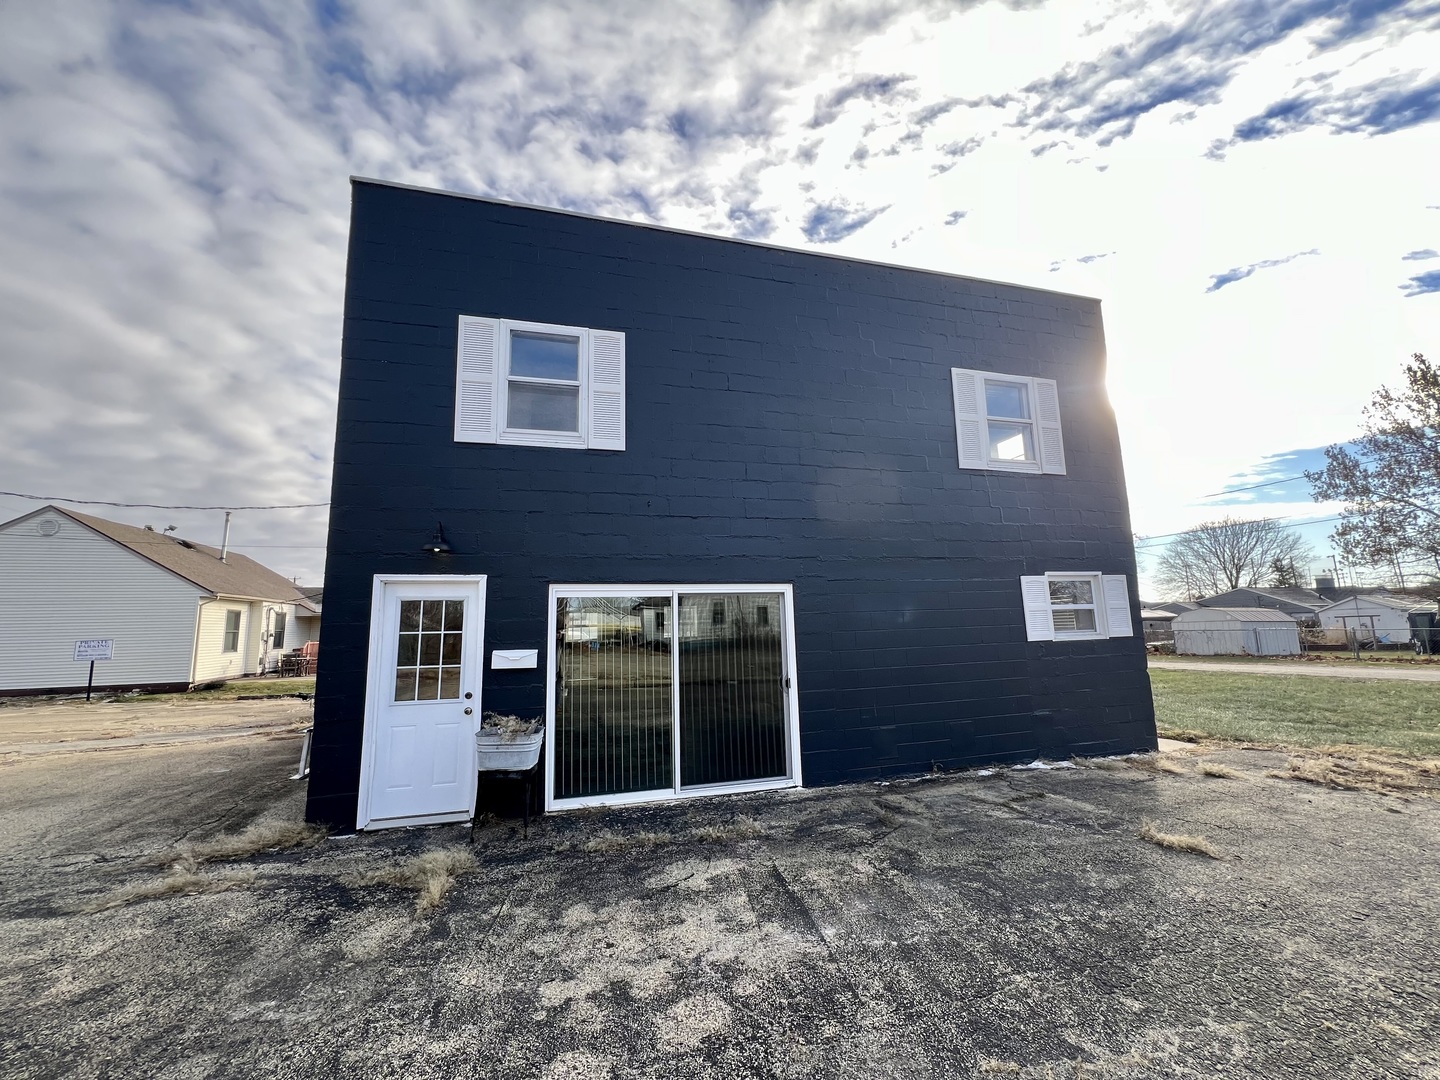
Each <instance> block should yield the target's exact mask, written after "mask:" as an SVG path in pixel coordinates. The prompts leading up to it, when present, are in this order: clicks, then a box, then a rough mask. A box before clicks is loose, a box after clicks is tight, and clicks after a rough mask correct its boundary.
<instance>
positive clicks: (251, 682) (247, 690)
mask: <svg viewBox="0 0 1440 1080" xmlns="http://www.w3.org/2000/svg"><path fill="white" fill-rule="evenodd" d="M314 692H315V676H314V675H311V676H309V677H307V678H303V679H239V680H236V681H235V682H228V683H226V684H225V685H224V686H217V687H216V688H215V689H213V690H195V691H192V692H191V693H188V694H126V695H121V697H120V698H118V699H117V700H120V701H161V700H166V701H234V700H235V699H236V698H239V697H281V696H283V695H285V694H313V693H314Z"/></svg>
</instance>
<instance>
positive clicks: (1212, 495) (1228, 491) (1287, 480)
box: [1200, 473, 1305, 499]
mask: <svg viewBox="0 0 1440 1080" xmlns="http://www.w3.org/2000/svg"><path fill="white" fill-rule="evenodd" d="M1304 479H1305V474H1304V473H1301V474H1300V475H1299V476H1287V477H1285V478H1284V479H1283V480H1267V481H1265V483H1263V484H1251V485H1250V486H1249V487H1238V488H1226V489H1225V490H1224V491H1212V492H1211V493H1210V494H1209V495H1201V496H1200V498H1202V499H1215V498H1218V497H1220V496H1221V495H1234V494H1235V493H1236V492H1237V491H1254V490H1255V489H1256V488H1265V487H1274V486H1275V485H1276V484H1288V483H1290V481H1291V480H1304Z"/></svg>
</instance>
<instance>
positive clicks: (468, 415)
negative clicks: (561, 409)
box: [455, 315, 625, 450]
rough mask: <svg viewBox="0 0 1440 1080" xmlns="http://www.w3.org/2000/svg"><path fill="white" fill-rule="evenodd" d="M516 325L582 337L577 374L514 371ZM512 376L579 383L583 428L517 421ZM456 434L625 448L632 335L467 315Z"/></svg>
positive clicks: (459, 347)
mask: <svg viewBox="0 0 1440 1080" xmlns="http://www.w3.org/2000/svg"><path fill="white" fill-rule="evenodd" d="M516 333H532V334H549V335H554V336H560V337H573V338H575V339H576V341H577V342H578V346H577V350H576V351H577V358H576V359H577V363H576V376H577V378H576V379H575V380H573V381H572V380H568V379H543V378H536V377H532V376H518V375H511V373H510V357H511V343H512V341H513V340H514V335H515V334H516ZM512 381H521V382H526V383H530V384H532V385H542V386H543V385H549V386H575V385H576V383H578V384H579V385H578V390H579V393H578V404H577V410H578V416H577V420H576V426H577V430H576V431H573V432H565V431H537V430H534V429H530V428H517V427H512V426H511V425H510V422H509V412H510V386H511V383H512ZM455 441H456V442H477V443H502V444H508V445H512V446H547V447H556V448H569V449H575V450H624V449H625V335H624V334H623V333H622V332H620V331H618V330H600V329H596V328H591V327H584V326H565V325H561V324H558V323H538V322H528V321H525V320H521V319H497V318H491V317H489V316H480V315H461V316H460V317H459V327H458V331H457V336H456V356H455Z"/></svg>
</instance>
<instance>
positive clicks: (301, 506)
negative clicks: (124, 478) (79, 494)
mask: <svg viewBox="0 0 1440 1080" xmlns="http://www.w3.org/2000/svg"><path fill="white" fill-rule="evenodd" d="M0 495H9V496H11V497H12V498H15V499H33V500H34V501H35V502H62V503H71V504H73V505H75V506H121V507H129V508H132V509H137V510H314V509H317V508H319V507H322V506H329V505H330V504H329V503H328V502H319V503H273V504H271V505H269V506H174V505H170V504H167V503H129V502H107V501H105V500H104V499H64V498H61V497H60V496H59V495H28V494H26V493H25V492H23V491H0Z"/></svg>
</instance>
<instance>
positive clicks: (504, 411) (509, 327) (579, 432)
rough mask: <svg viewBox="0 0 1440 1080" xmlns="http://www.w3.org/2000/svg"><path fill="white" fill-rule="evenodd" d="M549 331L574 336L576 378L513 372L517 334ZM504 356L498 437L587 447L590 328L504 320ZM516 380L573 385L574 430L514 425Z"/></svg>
mask: <svg viewBox="0 0 1440 1080" xmlns="http://www.w3.org/2000/svg"><path fill="white" fill-rule="evenodd" d="M517 332H518V333H529V334H548V335H551V336H554V337H573V338H574V339H575V341H576V345H575V353H576V356H575V362H576V370H575V375H576V378H575V380H574V381H573V382H572V381H571V380H569V379H539V378H534V377H533V376H529V375H513V374H511V372H510V351H511V344H512V342H513V341H514V340H515V334H516V333H517ZM497 352H498V354H499V358H500V365H499V366H500V373H499V379H498V384H499V385H498V390H499V392H498V393H497V394H496V395H495V402H496V412H497V413H498V421H497V427H498V429H499V430H498V432H497V440H496V441H498V442H502V443H513V444H515V445H517V446H579V447H583V446H584V445H585V442H586V438H587V436H588V434H589V428H590V425H589V422H588V421H589V416H590V409H589V401H590V392H589V391H590V331H589V330H587V329H585V328H584V327H583V326H551V325H548V324H546V323H533V322H520V321H518V320H516V319H501V320H500V340H499V348H498V350H497ZM514 382H521V383H527V384H529V385H532V386H567V387H568V386H573V387H575V388H576V390H577V391H578V393H577V394H576V395H575V396H576V401H575V427H576V430H575V431H574V432H566V431H537V430H535V429H533V428H517V427H511V426H510V386H511V384H512V383H514Z"/></svg>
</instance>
